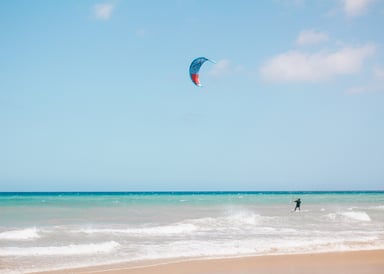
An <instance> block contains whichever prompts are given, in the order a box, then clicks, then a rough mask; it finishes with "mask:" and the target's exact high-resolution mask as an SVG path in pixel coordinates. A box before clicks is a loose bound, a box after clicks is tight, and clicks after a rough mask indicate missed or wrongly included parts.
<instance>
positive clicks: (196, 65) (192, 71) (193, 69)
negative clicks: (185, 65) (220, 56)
mask: <svg viewBox="0 0 384 274" xmlns="http://www.w3.org/2000/svg"><path fill="white" fill-rule="evenodd" d="M207 61H209V62H212V63H214V64H215V63H216V62H215V61H212V60H209V59H208V58H205V57H198V58H196V59H195V60H193V61H192V63H191V65H190V66H189V76H190V77H191V80H192V82H193V83H194V84H195V85H196V86H198V87H201V84H200V79H199V71H200V68H201V66H202V65H203V64H204V63H205V62H207Z"/></svg>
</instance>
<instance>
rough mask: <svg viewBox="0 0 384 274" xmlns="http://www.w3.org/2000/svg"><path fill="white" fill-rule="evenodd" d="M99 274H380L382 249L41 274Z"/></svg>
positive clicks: (190, 261)
mask: <svg viewBox="0 0 384 274" xmlns="http://www.w3.org/2000/svg"><path fill="white" fill-rule="evenodd" d="M42 273H45V274H63V273H102V274H123V273H124V274H125V273H127V274H155V273H156V274H184V273H185V274H192V273H193V274H251V273H252V274H253V273H263V274H272V273H273V274H280V273H281V274H317V273H318V274H320V273H321V274H324V273H327V274H344V273H345V274H360V273H361V274H383V273H384V250H375V251H353V252H331V253H318V254H297V255H296V254H295V255H273V256H254V257H241V258H228V259H198V260H189V261H178V262H152V263H151V264H145V265H134V264H132V263H126V264H125V263H122V264H114V265H103V266H95V267H86V268H77V269H65V270H60V271H49V272H42Z"/></svg>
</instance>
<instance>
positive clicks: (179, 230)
mask: <svg viewBox="0 0 384 274" xmlns="http://www.w3.org/2000/svg"><path fill="white" fill-rule="evenodd" d="M195 230H197V227H196V226H195V225H193V224H188V223H177V224H174V225H169V226H153V227H136V228H86V229H81V230H80V231H72V232H75V233H76V232H83V233H87V234H97V233H102V234H132V235H153V236H166V235H175V234H186V233H191V232H193V231H195Z"/></svg>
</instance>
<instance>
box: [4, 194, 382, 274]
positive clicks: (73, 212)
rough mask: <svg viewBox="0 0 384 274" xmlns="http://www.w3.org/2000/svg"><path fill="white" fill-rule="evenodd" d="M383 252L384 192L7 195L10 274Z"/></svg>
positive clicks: (6, 252)
mask: <svg viewBox="0 0 384 274" xmlns="http://www.w3.org/2000/svg"><path fill="white" fill-rule="evenodd" d="M296 198H301V200H302V208H301V211H300V212H293V211H292V209H293V208H294V203H292V201H293V200H295V199H296ZM383 248H384V192H124V193H123V192H107V193H106V192H96V193H84V192H83V193H66V192H64V193H0V261H1V264H0V272H1V273H25V272H29V271H36V270H48V269H60V268H67V267H76V266H86V265H94V264H106V263H114V262H124V261H132V262H133V261H136V262H137V261H145V260H152V259H164V260H167V259H183V258H191V257H233V256H248V255H266V254H291V253H306V252H324V251H341V250H361V249H383ZM57 259H59V260H57Z"/></svg>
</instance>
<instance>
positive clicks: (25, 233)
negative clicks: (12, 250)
mask: <svg viewBox="0 0 384 274" xmlns="http://www.w3.org/2000/svg"><path fill="white" fill-rule="evenodd" d="M39 237H40V236H39V234H38V230H37V228H36V227H31V228H25V229H20V230H10V231H4V232H1V233H0V240H12V241H23V240H33V239H37V238H39Z"/></svg>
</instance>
